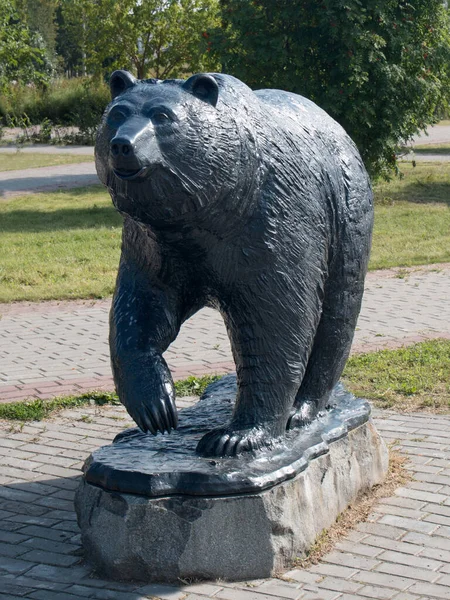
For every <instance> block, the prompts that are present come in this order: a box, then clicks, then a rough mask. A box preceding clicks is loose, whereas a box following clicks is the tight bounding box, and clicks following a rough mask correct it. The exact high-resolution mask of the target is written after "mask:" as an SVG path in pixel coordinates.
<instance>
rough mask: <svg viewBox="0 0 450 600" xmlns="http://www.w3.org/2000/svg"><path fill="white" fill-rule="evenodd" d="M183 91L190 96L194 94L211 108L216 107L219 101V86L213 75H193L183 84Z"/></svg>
mask: <svg viewBox="0 0 450 600" xmlns="http://www.w3.org/2000/svg"><path fill="white" fill-rule="evenodd" d="M183 89H185V90H186V91H187V92H189V93H190V94H193V95H194V96H195V97H196V98H199V99H200V100H203V102H208V104H211V106H216V104H217V100H218V99H219V86H218V84H217V81H216V80H215V79H214V77H211V75H206V74H205V73H199V74H198V75H192V77H189V79H188V80H187V81H185V82H184V83H183Z"/></svg>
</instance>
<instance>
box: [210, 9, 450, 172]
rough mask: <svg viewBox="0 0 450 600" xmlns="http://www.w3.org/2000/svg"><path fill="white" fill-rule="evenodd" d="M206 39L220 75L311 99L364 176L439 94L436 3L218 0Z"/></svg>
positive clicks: (384, 162) (440, 42)
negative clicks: (347, 141)
mask: <svg viewBox="0 0 450 600" xmlns="http://www.w3.org/2000/svg"><path fill="white" fill-rule="evenodd" d="M221 7H222V27H221V28H218V29H216V30H215V31H212V32H211V40H212V42H213V49H214V52H215V54H216V56H218V57H219V58H220V59H221V61H222V65H223V70H224V71H226V72H229V73H232V74H233V75H236V76H237V77H239V78H240V79H242V80H244V81H246V82H247V83H248V84H249V85H250V86H251V87H254V88H260V87H273V88H279V89H284V90H289V91H292V92H295V93H298V94H302V95H304V96H307V97H309V98H311V99H312V100H313V101H315V102H316V103H317V104H319V105H320V106H321V107H323V108H324V109H325V110H326V111H327V112H328V113H329V114H330V115H332V116H333V117H334V118H335V119H336V120H337V121H339V122H340V123H341V124H342V125H343V126H344V128H345V129H346V130H347V132H348V133H349V134H350V135H351V137H352V138H353V139H354V141H355V142H356V143H357V145H358V147H359V149H360V151H361V154H362V156H363V158H364V160H365V162H366V165H367V166H368V168H369V170H370V171H371V173H372V174H380V173H386V172H388V171H389V170H391V169H392V168H393V167H395V153H396V151H397V150H398V147H399V145H400V144H402V143H403V142H405V141H406V140H408V139H410V138H411V137H412V136H413V135H414V134H415V133H417V132H418V131H419V130H422V129H424V128H425V127H426V126H427V125H428V124H430V123H433V122H435V121H436V120H437V119H436V114H437V109H438V108H439V107H441V106H443V105H445V103H446V101H447V99H448V93H449V89H450V86H449V79H450V72H449V64H450V36H449V13H448V10H447V9H446V8H444V6H443V4H442V1H441V0H411V1H408V0H365V1H361V0H320V1H319V2H317V1H315V0H222V1H221Z"/></svg>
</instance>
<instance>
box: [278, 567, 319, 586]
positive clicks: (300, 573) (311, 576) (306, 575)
mask: <svg viewBox="0 0 450 600" xmlns="http://www.w3.org/2000/svg"><path fill="white" fill-rule="evenodd" d="M282 578H283V579H286V580H290V579H292V580H294V581H298V582H300V583H311V584H316V583H317V582H318V581H320V580H321V579H323V577H322V576H321V575H319V574H317V573H310V572H309V571H305V570H304V569H293V570H292V571H287V572H286V573H283V574H282Z"/></svg>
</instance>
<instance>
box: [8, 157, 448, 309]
mask: <svg viewBox="0 0 450 600" xmlns="http://www.w3.org/2000/svg"><path fill="white" fill-rule="evenodd" d="M401 169H402V171H403V173H404V175H403V177H402V178H401V179H400V178H396V179H393V180H392V181H389V182H378V183H377V184H376V185H375V186H374V190H375V198H376V207H375V230H374V237H373V247H372V255H371V261H370V269H380V268H388V267H407V266H413V265H421V264H433V263H440V262H447V261H450V210H449V203H450V163H421V164H419V165H418V166H417V167H415V168H414V167H412V165H411V164H403V165H401ZM121 226H122V219H121V218H120V216H119V215H118V214H117V213H116V212H115V210H114V208H113V206H112V203H111V199H110V197H109V195H108V193H107V192H106V191H105V190H104V189H103V188H101V187H100V186H92V187H89V188H78V189H73V190H68V191H64V192H52V193H45V194H34V195H28V196H23V197H20V198H13V199H11V200H8V201H0V256H1V261H0V302H12V301H16V300H30V301H38V300H51V299H71V298H104V297H106V296H109V295H111V294H112V292H113V290H114V284H115V278H116V273H117V267H118V263H119V256H120V245H121Z"/></svg>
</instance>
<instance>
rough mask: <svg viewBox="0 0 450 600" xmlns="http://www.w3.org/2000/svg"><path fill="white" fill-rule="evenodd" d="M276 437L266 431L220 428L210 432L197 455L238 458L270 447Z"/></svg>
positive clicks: (260, 429)
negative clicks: (238, 455)
mask: <svg viewBox="0 0 450 600" xmlns="http://www.w3.org/2000/svg"><path fill="white" fill-rule="evenodd" d="M273 442H274V437H273V436H272V435H271V434H270V433H269V432H268V431H267V430H265V429H262V428H259V427H252V428H249V429H238V430H235V429H232V428H231V427H229V428H227V427H220V428H217V429H213V430H212V431H209V432H208V433H207V434H206V435H204V436H203V437H202V439H201V440H200V441H199V443H198V445H197V450H196V452H197V454H200V455H201V456H216V457H224V456H236V455H237V454H241V453H242V452H250V451H252V450H259V449H260V448H264V447H270V446H272V444H273Z"/></svg>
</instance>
